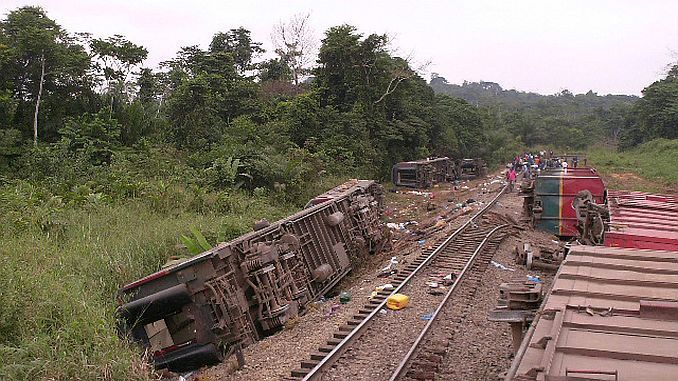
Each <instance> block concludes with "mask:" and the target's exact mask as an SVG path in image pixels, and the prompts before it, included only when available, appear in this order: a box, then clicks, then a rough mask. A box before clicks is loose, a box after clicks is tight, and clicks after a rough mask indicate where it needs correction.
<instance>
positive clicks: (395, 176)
mask: <svg viewBox="0 0 678 381" xmlns="http://www.w3.org/2000/svg"><path fill="white" fill-rule="evenodd" d="M485 175H487V165H486V164H485V162H484V161H483V160H482V159H462V160H457V161H456V162H455V161H454V160H452V159H450V158H448V157H439V158H432V159H431V158H429V159H423V160H415V161H403V162H400V163H398V164H396V165H394V166H393V169H392V171H391V179H392V181H393V184H394V185H396V186H403V187H413V188H429V187H431V186H432V185H433V184H437V183H443V182H446V181H451V180H457V179H461V178H474V177H478V176H485Z"/></svg>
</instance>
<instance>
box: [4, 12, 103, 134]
mask: <svg viewBox="0 0 678 381" xmlns="http://www.w3.org/2000/svg"><path fill="white" fill-rule="evenodd" d="M0 65H1V66H0V83H2V84H4V85H5V86H8V85H9V86H8V87H9V88H10V91H11V93H12V98H14V99H15V101H16V102H17V104H16V114H15V117H18V118H19V119H24V120H25V119H29V117H28V113H27V107H26V106H27V104H29V103H31V104H32V109H33V110H32V112H31V114H32V117H30V119H31V120H32V128H31V129H32V135H33V144H34V145H37V143H38V130H39V128H38V126H39V119H40V115H41V113H40V110H41V105H42V103H43V102H44V100H45V97H46V96H47V97H49V96H52V95H56V94H58V93H61V94H74V93H81V91H82V89H83V88H86V87H87V82H88V78H89V76H88V70H89V67H90V61H89V57H88V56H87V54H86V52H85V51H84V48H83V47H82V46H80V45H79V44H77V42H76V40H75V38H73V37H71V36H69V35H68V33H66V31H65V30H63V29H62V28H61V27H60V26H59V25H58V24H57V23H56V22H54V21H53V20H51V19H50V18H49V17H47V15H46V14H45V12H44V11H43V10H42V8H39V7H22V8H19V9H17V10H15V11H12V12H10V13H9V14H8V15H7V18H6V20H4V21H2V22H0Z"/></svg>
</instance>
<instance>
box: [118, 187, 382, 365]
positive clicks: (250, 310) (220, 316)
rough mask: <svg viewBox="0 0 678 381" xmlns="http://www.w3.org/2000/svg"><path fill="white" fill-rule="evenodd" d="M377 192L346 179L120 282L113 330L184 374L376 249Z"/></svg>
mask: <svg viewBox="0 0 678 381" xmlns="http://www.w3.org/2000/svg"><path fill="white" fill-rule="evenodd" d="M382 199H383V189H382V187H381V185H379V184H377V183H375V182H374V181H369V180H360V181H359V180H354V181H352V182H350V183H347V184H344V185H342V186H340V187H337V188H335V189H333V190H332V191H330V192H327V193H326V194H324V195H322V196H319V198H316V199H314V200H315V202H313V200H312V202H311V203H309V205H308V207H307V208H306V209H304V210H302V211H300V212H298V213H296V214H294V215H292V216H290V217H287V218H285V219H283V220H280V221H277V222H275V223H272V224H268V225H267V224H258V226H257V227H258V228H259V230H256V231H253V232H251V233H248V234H246V235H244V236H241V237H239V238H237V239H235V240H233V241H231V242H227V243H221V244H219V245H217V246H216V247H214V248H212V249H211V250H209V251H207V252H205V253H202V254H200V255H198V256H195V257H193V258H191V259H189V260H187V261H185V262H182V263H180V264H177V265H174V266H171V267H169V268H166V269H163V270H161V271H158V272H156V273H154V274H151V275H149V276H147V277H145V278H142V279H139V280H137V281H135V282H133V283H130V284H128V285H126V286H124V287H123V288H122V289H121V290H120V300H121V303H122V304H121V306H120V308H119V310H118V312H119V315H120V320H121V328H122V332H124V333H125V334H127V335H128V336H129V337H130V338H131V339H132V340H134V341H136V342H139V343H141V344H142V345H143V346H144V347H146V348H147V349H148V351H149V352H150V353H151V354H152V358H153V361H154V364H155V366H156V367H157V368H169V369H170V370H175V371H184V370H190V369H194V368H197V367H199V366H202V365H205V364H209V363H216V362H218V361H221V360H222V359H223V357H224V355H225V354H228V353H229V352H232V351H237V350H238V349H240V348H241V347H243V346H246V345H247V344H250V343H252V342H254V341H256V340H259V339H261V338H262V337H263V336H265V335H267V334H269V333H271V332H274V331H275V330H277V329H279V328H280V327H281V326H283V325H284V324H285V322H286V321H288V320H289V319H290V318H293V317H295V316H296V315H297V314H298V313H299V312H300V311H301V310H303V308H304V307H305V306H306V305H307V304H308V303H309V302H310V301H312V300H314V299H316V298H318V297H320V296H322V295H323V294H324V293H326V292H327V291H329V290H330V289H331V288H332V287H333V286H334V285H336V283H337V282H338V281H339V280H340V279H341V278H342V277H344V276H345V275H346V273H348V272H349V271H350V270H351V266H352V260H354V259H356V258H358V257H360V256H361V255H363V254H366V253H369V252H376V251H378V250H379V249H380V248H381V246H382V245H383V244H384V242H386V241H387V236H386V233H385V230H384V228H383V224H382V222H381V221H380V213H381V209H382Z"/></svg>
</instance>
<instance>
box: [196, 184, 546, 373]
mask: <svg viewBox="0 0 678 381" xmlns="http://www.w3.org/2000/svg"><path fill="white" fill-rule="evenodd" d="M498 178H499V177H494V176H490V177H488V178H486V179H477V180H471V181H466V182H462V183H461V184H459V186H458V190H454V189H453V185H451V184H444V185H440V186H438V187H435V188H432V189H431V190H430V192H432V193H433V198H430V195H428V194H416V193H411V192H410V190H409V189H399V192H398V193H393V192H388V194H387V200H386V211H385V218H386V221H387V222H391V223H396V224H399V223H405V222H409V221H416V222H417V224H416V225H415V224H410V225H406V226H404V229H401V228H400V227H396V228H393V229H391V231H392V233H393V237H392V248H391V249H390V250H385V251H383V252H382V253H380V254H378V255H374V256H371V257H367V258H363V259H361V263H355V264H354V270H353V271H352V273H351V274H349V276H348V277H347V278H346V279H344V280H343V281H342V282H341V283H340V284H339V285H338V287H337V288H336V292H335V295H334V296H333V297H328V299H327V300H325V301H322V302H318V303H315V304H314V305H313V306H312V307H311V308H310V309H309V311H308V312H307V313H306V314H304V315H303V316H301V317H299V318H298V319H296V320H295V321H294V322H291V323H290V324H288V326H287V327H286V329H284V330H282V331H281V332H279V333H277V334H275V335H273V336H271V337H268V338H266V339H264V340H262V341H260V342H257V343H255V344H253V345H250V346H249V347H247V348H246V349H245V361H246V365H245V366H244V367H243V368H242V369H239V370H235V366H234V361H226V362H224V363H222V364H219V365H217V366H213V367H209V368H204V369H201V370H200V371H198V372H195V373H193V374H192V376H191V378H192V379H194V380H280V379H282V378H284V377H287V376H289V375H290V371H291V370H292V369H294V368H298V367H299V365H300V362H301V361H303V360H306V359H308V356H309V353H311V352H313V351H316V350H317V349H318V347H319V346H321V345H323V344H325V342H326V341H327V339H328V338H330V337H331V335H332V333H333V332H335V331H336V330H337V328H338V327H339V326H340V325H342V324H344V323H345V322H346V321H347V320H348V319H349V318H350V317H351V316H352V315H354V314H355V313H356V312H357V311H358V309H360V307H361V306H362V305H363V304H364V302H365V301H366V300H367V298H368V296H369V295H370V293H371V291H372V290H374V288H375V287H376V286H378V285H381V284H384V283H386V278H381V277H378V276H377V273H378V271H379V270H380V269H381V268H383V267H384V266H385V265H386V264H387V263H388V261H389V259H390V258H391V257H392V256H396V257H397V258H398V260H399V261H400V264H399V265H400V266H402V265H404V264H406V263H407V261H408V260H412V259H413V258H414V257H415V256H416V255H417V254H418V253H419V252H420V251H421V248H423V247H433V246H434V244H435V242H436V241H438V240H440V239H441V238H443V237H445V236H446V235H447V234H449V233H450V232H451V231H453V230H454V229H455V228H456V227H458V226H459V225H460V224H461V223H462V222H463V221H465V219H466V218H468V215H469V214H471V213H473V212H474V210H476V209H478V208H479V207H480V205H481V203H484V202H485V201H487V200H489V199H491V198H492V197H494V196H495V195H496V190H497V189H498V188H499V186H500V185H501V184H499V183H498V181H496V180H498ZM492 180H495V181H494V183H491V182H492ZM469 199H472V201H476V202H472V203H470V204H468V206H464V207H462V208H458V206H459V205H457V204H464V203H465V202H466V201H468V200H469ZM477 201H480V202H477ZM494 210H495V211H497V212H502V213H505V214H508V215H510V216H511V217H513V218H514V219H516V220H518V219H519V218H520V214H521V211H522V199H521V198H519V197H518V195H517V194H516V193H514V194H512V195H507V196H504V197H502V199H500V201H499V205H498V206H497V207H495V208H494ZM441 221H444V222H441ZM417 232H418V233H420V234H421V235H414V234H416V233H417ZM523 234H524V236H525V238H531V237H534V239H536V240H550V237H549V236H548V235H546V234H543V233H539V232H533V231H530V230H527V231H525V232H523ZM422 239H423V240H424V241H421V240H422ZM534 239H533V241H534ZM517 242H518V240H517V239H513V238H511V239H508V240H506V241H505V242H504V244H502V246H500V248H499V250H498V252H497V255H496V257H495V260H496V261H498V262H500V263H503V264H506V265H507V266H509V267H511V268H516V267H517V266H515V265H514V264H513V254H512V250H513V248H514V247H515V245H516V243H517ZM526 274H527V272H523V271H520V270H518V269H517V270H516V271H515V272H509V271H502V270H499V269H496V268H495V267H494V266H492V265H490V266H489V267H488V271H487V272H486V274H485V279H484V281H483V285H482V286H481V289H480V290H479V292H478V294H477V303H476V304H475V305H474V306H473V307H472V308H471V309H470V311H471V313H469V314H468V315H467V316H466V317H464V321H463V322H462V326H463V327H464V329H463V332H461V334H460V335H459V339H460V340H461V341H460V342H459V344H457V343H456V342H455V344H454V345H455V346H456V347H457V349H458V350H455V351H452V352H451V356H453V357H452V358H451V359H450V360H449V362H448V363H449V364H450V365H451V366H452V365H453V367H451V368H450V369H449V370H447V369H446V372H449V375H450V377H451V378H450V379H462V378H463V379H476V378H474V376H473V375H478V376H481V375H488V376H491V375H494V374H499V373H501V372H503V371H505V370H506V369H507V368H508V365H509V364H510V361H511V359H510V356H509V355H510V342H511V338H510V329H509V326H508V325H507V324H500V323H491V322H488V321H487V310H489V308H491V307H494V305H495V302H496V298H497V296H498V292H499V291H498V290H499V284H500V283H501V282H503V281H506V280H508V279H510V278H511V277H512V276H521V277H524V276H525V275H526ZM530 274H534V272H530ZM340 291H347V292H349V293H350V294H351V295H352V300H351V302H349V303H347V304H340V303H339V297H338V293H339V292H340ZM389 312H391V311H389ZM394 314H395V313H394ZM395 317H396V318H397V316H395ZM474 332H475V333H474ZM455 336H456V335H455ZM455 341H456V339H455ZM383 350H384V356H389V352H388V348H387V347H386V346H384V348H383ZM396 362H397V361H396ZM373 368H374V367H373ZM483 369H485V370H483ZM488 369H489V370H488ZM377 371H378V370H377ZM385 372H388V371H387V370H385ZM488 372H489V373H488ZM362 376H363V375H361V374H360V373H358V374H356V375H355V376H354V377H353V378H354V379H355V380H360V379H364V378H363V377H362ZM477 379H492V378H491V377H490V378H488V377H484V376H482V377H481V378H477Z"/></svg>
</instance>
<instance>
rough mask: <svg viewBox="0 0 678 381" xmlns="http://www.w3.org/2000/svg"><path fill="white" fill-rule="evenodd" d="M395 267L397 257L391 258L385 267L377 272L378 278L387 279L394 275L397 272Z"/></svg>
mask: <svg viewBox="0 0 678 381" xmlns="http://www.w3.org/2000/svg"><path fill="white" fill-rule="evenodd" d="M396 266H398V257H391V260H390V261H389V263H388V265H386V267H384V268H383V269H381V270H380V271H379V275H378V276H379V277H387V276H390V275H393V274H395V273H396V272H398V270H397V269H396Z"/></svg>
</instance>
